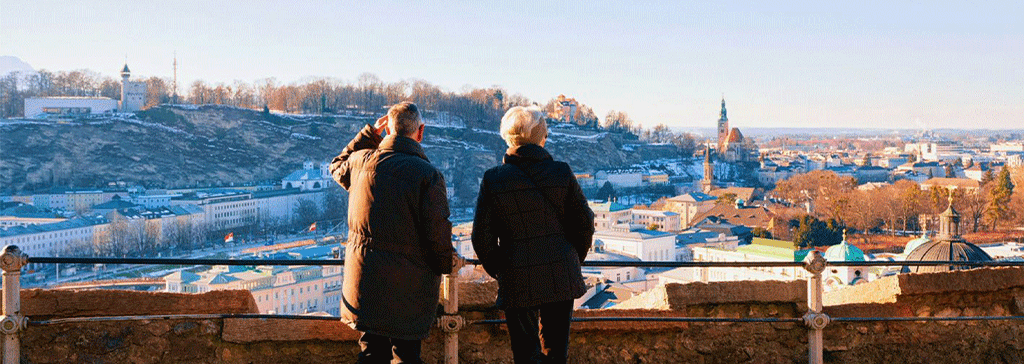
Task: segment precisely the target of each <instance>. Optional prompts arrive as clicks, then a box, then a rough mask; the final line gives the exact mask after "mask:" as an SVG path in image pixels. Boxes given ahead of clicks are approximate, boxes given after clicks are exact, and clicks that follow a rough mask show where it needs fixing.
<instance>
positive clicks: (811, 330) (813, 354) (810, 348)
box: [804, 250, 831, 364]
mask: <svg viewBox="0 0 1024 364" xmlns="http://www.w3.org/2000/svg"><path fill="white" fill-rule="evenodd" d="M827 265H828V261H826V260H825V257H824V256H822V255H821V252H819V251H817V250H812V251H811V252H810V253H808V254H807V258H804V269H806V270H807V271H808V272H810V273H811V276H810V278H808V279H807V314H805V315H804V325H807V328H808V330H807V359H808V360H807V361H808V362H809V363H811V364H822V363H824V356H823V352H824V351H825V339H824V337H823V335H822V330H823V329H825V326H828V323H829V321H831V319H830V318H829V317H828V315H826V314H824V313H823V312H822V306H823V304H822V301H823V298H824V295H825V287H824V284H823V282H822V280H821V272H824V271H825V267H826V266H827Z"/></svg>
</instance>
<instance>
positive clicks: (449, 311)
mask: <svg viewBox="0 0 1024 364" xmlns="http://www.w3.org/2000/svg"><path fill="white" fill-rule="evenodd" d="M458 278H459V271H458V270H455V271H454V272H452V274H447V275H445V276H444V288H443V289H442V292H443V297H444V315H442V316H441V319H440V320H439V322H438V324H439V325H440V326H441V331H444V363H445V364H459V330H461V329H462V326H463V325H464V324H465V322H464V321H463V319H462V316H459V282H458Z"/></svg>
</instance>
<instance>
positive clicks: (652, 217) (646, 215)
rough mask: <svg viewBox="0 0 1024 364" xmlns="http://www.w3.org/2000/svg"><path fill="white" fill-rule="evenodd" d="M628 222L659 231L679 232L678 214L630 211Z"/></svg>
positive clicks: (655, 211) (656, 211) (657, 211)
mask: <svg viewBox="0 0 1024 364" xmlns="http://www.w3.org/2000/svg"><path fill="white" fill-rule="evenodd" d="M630 222H631V223H633V224H639V225H642V226H645V227H648V228H650V227H653V228H655V229H656V230H661V231H672V232H675V231H679V230H680V229H679V214H677V213H675V212H672V211H660V210H641V209H631V210H630Z"/></svg>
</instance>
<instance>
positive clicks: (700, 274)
mask: <svg viewBox="0 0 1024 364" xmlns="http://www.w3.org/2000/svg"><path fill="white" fill-rule="evenodd" d="M808 252H810V250H807V249H799V248H798V247H797V246H796V245H795V244H794V243H792V242H788V241H782V240H772V239H763V238H754V239H753V241H751V243H750V244H747V245H740V246H737V247H735V248H732V249H730V248H721V247H717V246H707V247H694V248H693V261H695V262H778V261H783V262H800V261H803V260H804V258H806V257H807V253H808ZM690 271H691V272H692V273H693V276H692V278H691V279H690V281H699V282H720V281H764V280H776V281H792V280H800V279H808V278H810V273H808V272H807V270H805V269H804V268H803V267H731V268H707V267H703V268H695V269H692V270H690Z"/></svg>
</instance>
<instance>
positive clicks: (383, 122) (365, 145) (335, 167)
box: [330, 115, 388, 190]
mask: <svg viewBox="0 0 1024 364" xmlns="http://www.w3.org/2000/svg"><path fill="white" fill-rule="evenodd" d="M387 125H388V116H387V115H384V116H381V117H380V119H377V122H375V123H374V124H373V125H369V124H367V125H366V126H365V127H363V130H360V131H359V133H358V134H356V137H355V138H352V141H351V142H349V143H348V145H347V146H345V149H344V150H342V151H341V154H338V156H337V157H334V160H332V161H331V167H330V168H331V176H333V177H334V181H335V182H338V184H339V185H341V187H343V188H345V190H348V187H349V186H350V185H351V184H352V181H351V177H352V165H351V163H350V159H351V157H352V154H353V153H355V152H358V151H360V150H374V149H377V146H378V145H380V142H381V140H383V139H384V138H382V137H381V136H380V134H381V132H387Z"/></svg>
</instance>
